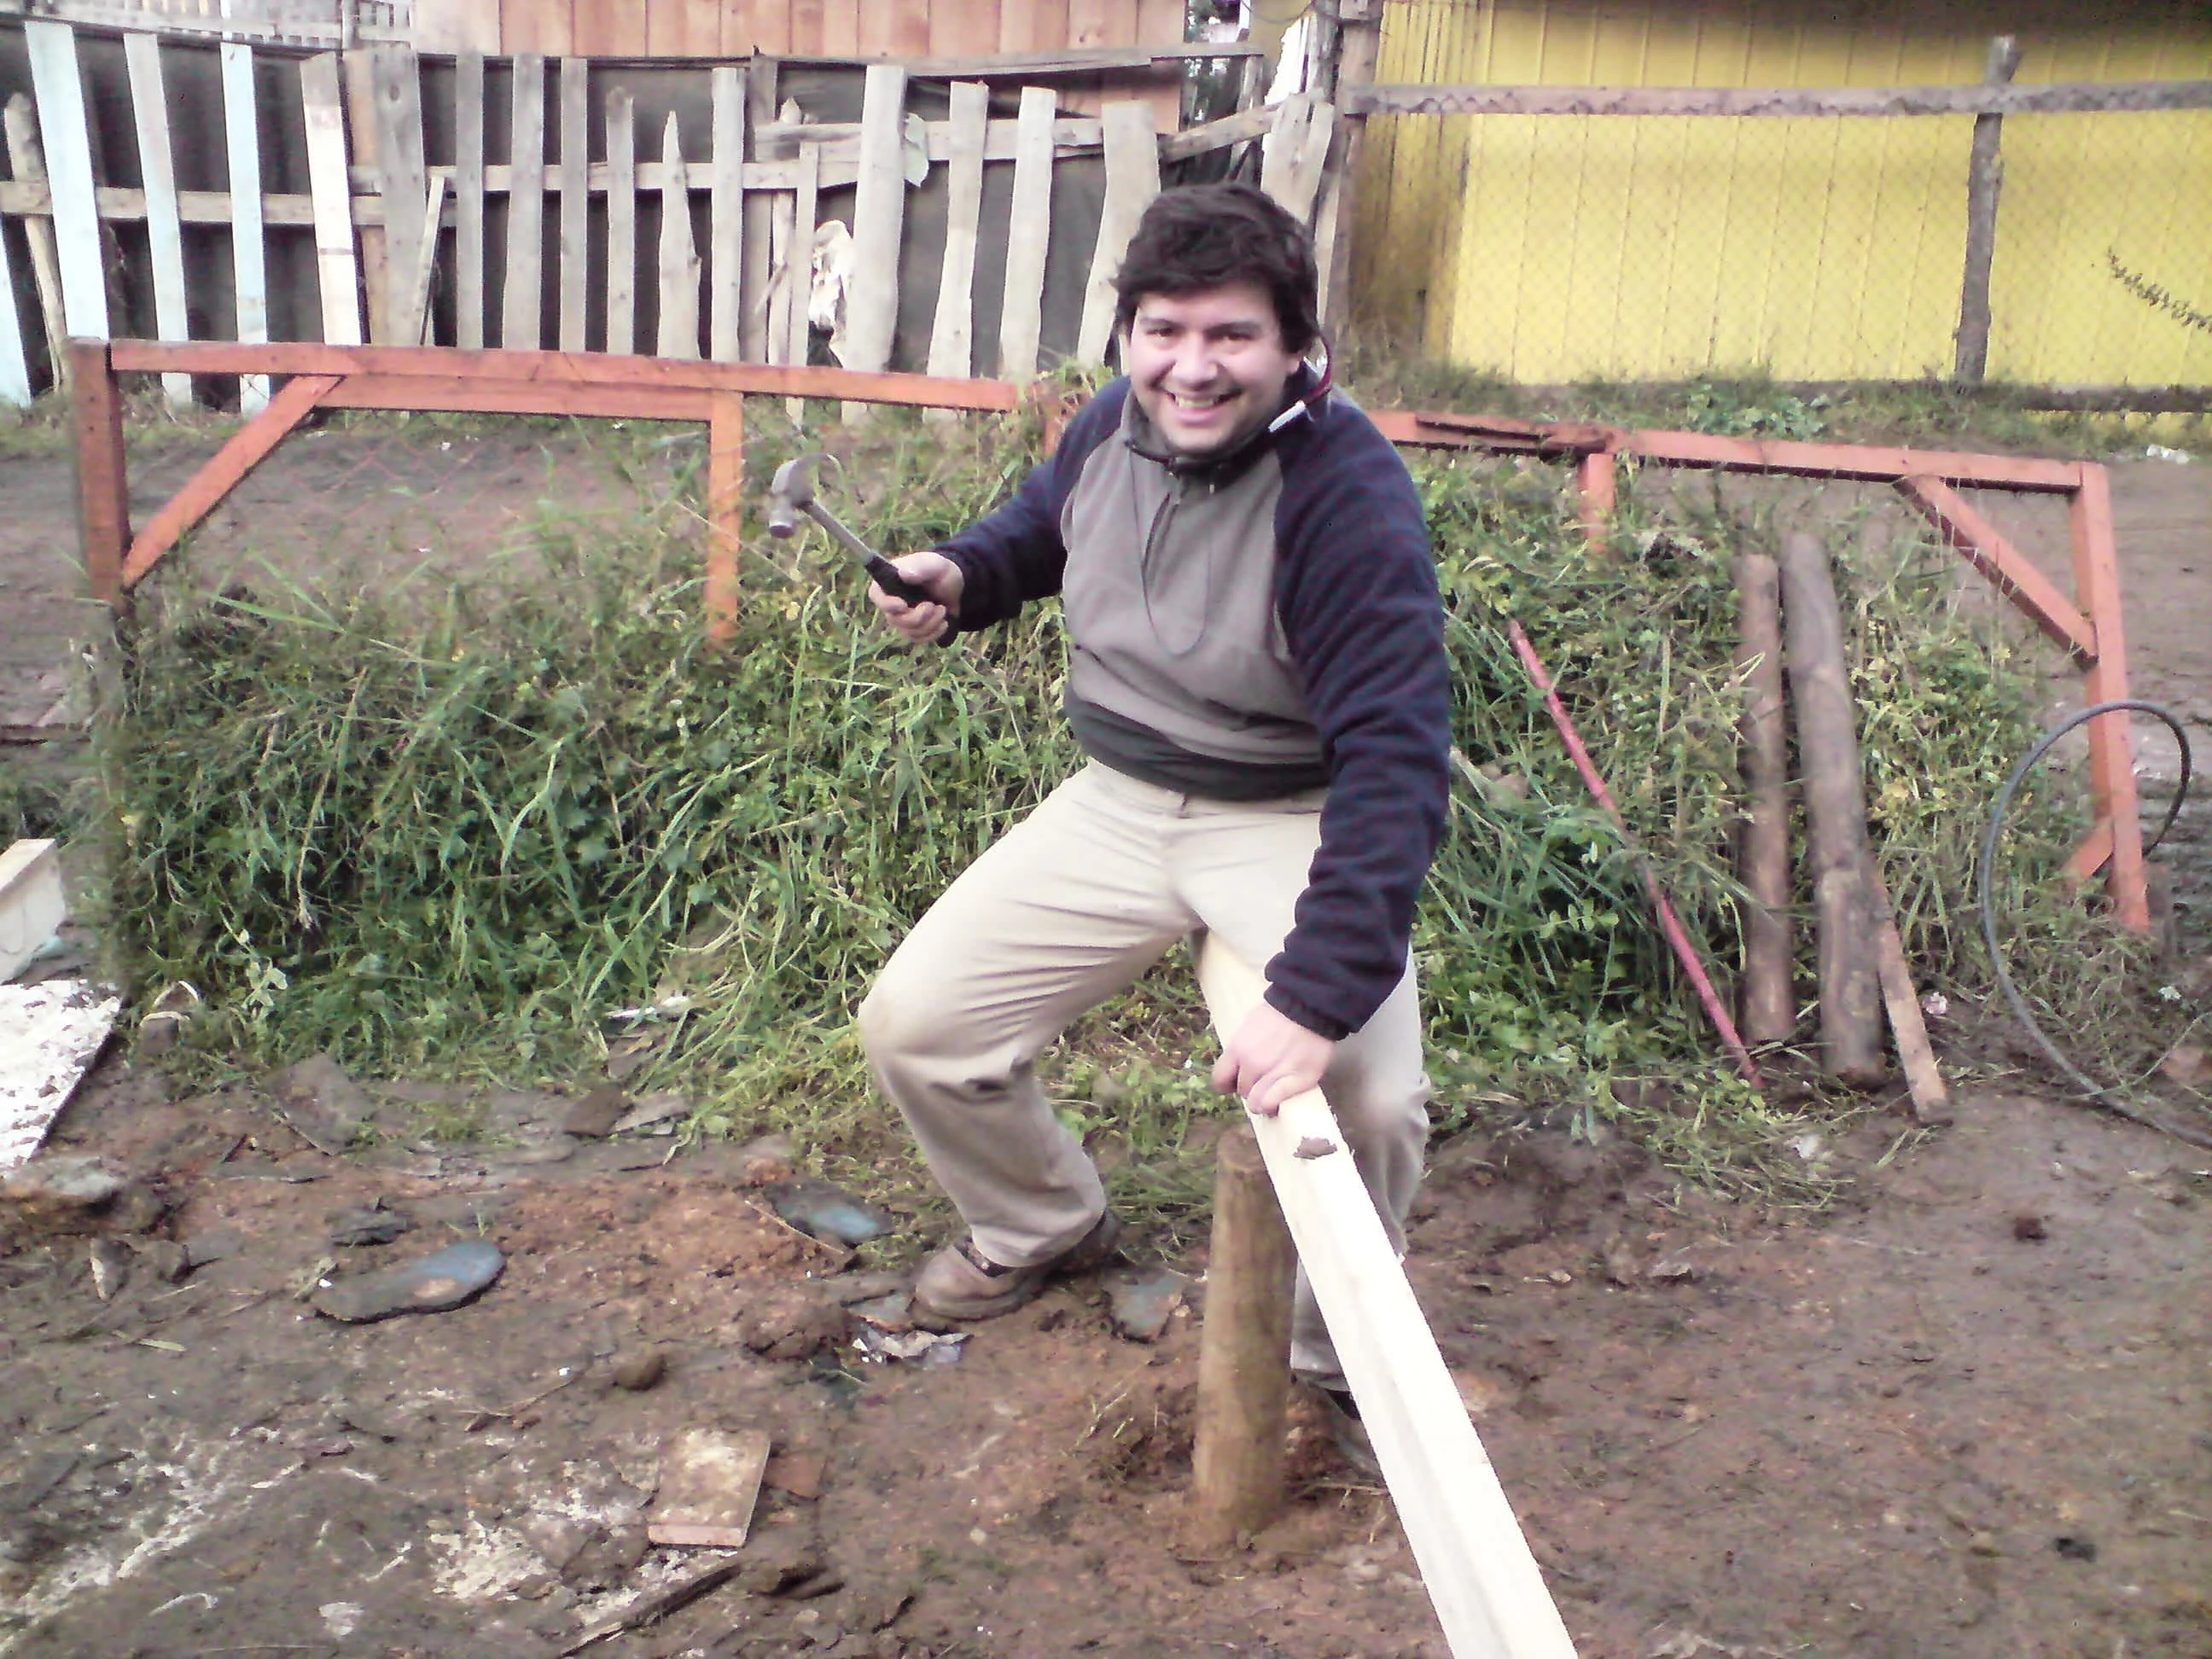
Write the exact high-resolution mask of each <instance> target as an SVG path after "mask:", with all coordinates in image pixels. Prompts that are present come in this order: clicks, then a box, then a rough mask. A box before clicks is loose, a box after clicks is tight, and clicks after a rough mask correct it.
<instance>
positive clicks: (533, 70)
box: [484, 52, 545, 351]
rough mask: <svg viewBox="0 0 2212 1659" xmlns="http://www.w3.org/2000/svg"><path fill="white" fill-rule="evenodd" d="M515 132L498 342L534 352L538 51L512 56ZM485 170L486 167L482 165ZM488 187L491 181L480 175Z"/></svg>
mask: <svg viewBox="0 0 2212 1659" xmlns="http://www.w3.org/2000/svg"><path fill="white" fill-rule="evenodd" d="M508 131H510V132H511V133H512V134H513V139H512V141H511V145H510V148H509V149H508V152H507V167H508V168H509V170H510V173H511V177H512V183H511V187H510V188H509V189H508V191H507V285H506V289H505V291H504V293H503V294H502V295H501V300H500V307H499V343H500V344H501V346H502V347H504V348H505V349H507V350H509V351H535V350H537V349H538V347H539V346H540V345H542V344H544V329H543V327H542V325H541V317H542V307H543V304H544V293H543V291H542V283H543V281H544V278H543V276H542V275H541V270H542V261H543V260H544V256H545V59H544V58H543V57H542V56H541V55H539V54H538V53H537V52H520V53H518V54H516V57H515V59H514V118H513V125H512V126H510V128H509V129H508ZM484 171H485V173H487V174H489V173H490V171H491V169H490V168H489V167H487V168H485V169H484ZM484 183H485V185H486V187H487V188H489V185H490V184H491V180H490V179H489V177H487V178H486V179H485V180H484Z"/></svg>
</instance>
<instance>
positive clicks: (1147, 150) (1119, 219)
mask: <svg viewBox="0 0 2212 1659" xmlns="http://www.w3.org/2000/svg"><path fill="white" fill-rule="evenodd" d="M1099 113H1100V118H1101V119H1102V121H1103V124H1104V126H1105V131H1106V205H1105V206H1104V208H1103V209H1102V210H1100V212H1099V216H1098V244H1097V247H1096V248H1095V249H1094V250H1093V251H1092V252H1091V283H1090V286H1089V287H1088V288H1087V289H1085V292H1084V296H1083V326H1082V329H1081V331H1079V333H1078V334H1077V336H1076V343H1075V356H1076V360H1077V361H1078V362H1085V363H1097V362H1104V361H1105V358H1106V347H1107V344H1108V343H1109V341H1110V340H1111V339H1112V337H1113V333H1114V301H1115V295H1114V273H1115V271H1117V270H1120V269H1121V254H1122V252H1123V250H1125V249H1126V248H1127V246H1129V238H1130V237H1132V236H1133V235H1135V234H1136V232H1137V221H1138V219H1139V217H1141V216H1143V214H1144V211H1145V209H1146V207H1147V206H1149V205H1150V204H1151V202H1152V197H1155V196H1157V195H1158V194H1159V193H1160V148H1159V137H1158V134H1157V133H1156V132H1155V131H1153V129H1152V106H1151V105H1150V104H1139V103H1135V102H1131V103H1126V104H1109V105H1107V106H1106V107H1105V108H1104V109H1103V110H1102V111H1101V112H1099Z"/></svg>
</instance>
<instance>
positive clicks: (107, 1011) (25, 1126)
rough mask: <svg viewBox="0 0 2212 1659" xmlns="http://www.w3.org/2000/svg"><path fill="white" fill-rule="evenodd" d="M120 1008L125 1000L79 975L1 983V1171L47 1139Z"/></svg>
mask: <svg viewBox="0 0 2212 1659" xmlns="http://www.w3.org/2000/svg"><path fill="white" fill-rule="evenodd" d="M122 1011H123V999H122V998H120V997H118V996H117V995H115V994H112V992H109V991H107V990H106V989H105V988H104V987H99V986H94V985H92V984H90V983H88V982H87V981H83V980H75V979H56V980H48V981H45V982H44V983H43V984H39V985H0V1171H5V1170H12V1169H15V1168H16V1167H17V1166H18V1165H20V1164H22V1163H23V1162H25V1160H27V1158H30V1156H31V1155H32V1153H33V1152H37V1151H38V1150H39V1148H40V1146H41V1145H43V1144H44V1143H45V1140H46V1131H47V1130H48V1129H50V1128H52V1127H53V1121H54V1119H55V1118H57V1117H58V1116H59V1115H61V1109H62V1108H63V1107H64V1106H66V1105H68V1104H69V1101H70V1096H71V1095H72V1094H74V1093H75V1092H76V1085H77V1084H78V1083H79V1082H80V1081H82V1079H83V1077H84V1074H85V1073H87V1072H88V1071H89V1070H90V1069H91V1068H92V1062H93V1061H94V1060H97V1059H98V1058H99V1057H100V1049H101V1048H103V1047H105V1046H106V1042H107V1038H108V1035H109V1033H110V1032H112V1031H113V1030H114V1029H115V1021H116V1017H117V1016H118V1014H120V1013H121V1012H122Z"/></svg>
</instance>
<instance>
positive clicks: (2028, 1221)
mask: <svg viewBox="0 0 2212 1659" xmlns="http://www.w3.org/2000/svg"><path fill="white" fill-rule="evenodd" d="M2012 1236H2013V1237H2015V1238H2016V1239H2018V1240H2020V1241H2021V1243H2023V1244H2032V1243H2035V1242H2036V1241H2037V1240H2039V1239H2044V1238H2048V1237H2051V1231H2050V1229H2049V1228H2047V1227H2045V1225H2043V1218H2042V1217H2041V1216H2039V1215H2033V1214H2026V1213H2023V1214H2021V1215H2016V1216H2015V1217H2014V1218H2012Z"/></svg>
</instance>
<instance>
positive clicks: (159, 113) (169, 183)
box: [123, 33, 351, 409]
mask: <svg viewBox="0 0 2212 1659" xmlns="http://www.w3.org/2000/svg"><path fill="white" fill-rule="evenodd" d="M123 58H124V63H125V67H126V68H127V69H128V70H129V72H130V76H131V125H132V127H133V128H134V129H135V130H136V131H137V139H138V176H139V177H140V178H141V179H143V180H144V181H145V186H146V250H147V253H148V255H149V264H151V265H152V266H153V276H154V329H155V333H157V334H158V335H159V336H160V337H161V338H162V339H164V340H186V339H190V338H191V326H190V325H189V324H188V323H187V322H186V321H185V237H184V227H183V225H182V224H181V223H180V222H179V220H178V218H177V170H176V166H175V163H174V161H173V160H172V159H171V156H170V154H169V100H168V94H167V88H165V87H164V86H163V84H162V80H161V41H160V40H158V39H156V38H155V36H153V35H150V34H139V33H131V34H126V35H125V36H124V37H123ZM332 84H333V85H334V86H335V84H336V83H335V81H334V82H333V83H332ZM310 136H311V137H312V134H311V135H310ZM310 159H311V160H312V157H311V158H310ZM348 230H349V233H350V230H351V227H350V226H349V227H348ZM161 389H162V390H163V392H166V393H167V396H168V399H169V403H170V404H171V406H172V407H173V408H177V409H189V408H191V403H192V380H191V375H189V374H164V375H163V376H162V377H161Z"/></svg>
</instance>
